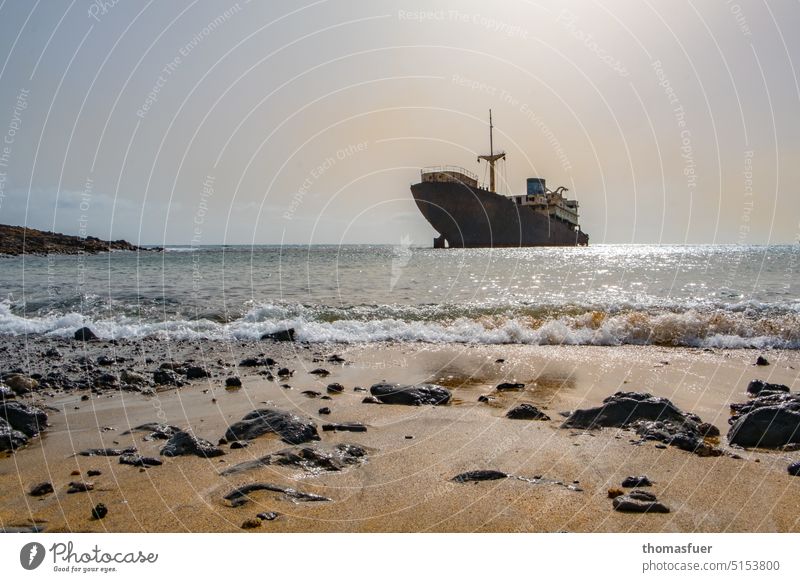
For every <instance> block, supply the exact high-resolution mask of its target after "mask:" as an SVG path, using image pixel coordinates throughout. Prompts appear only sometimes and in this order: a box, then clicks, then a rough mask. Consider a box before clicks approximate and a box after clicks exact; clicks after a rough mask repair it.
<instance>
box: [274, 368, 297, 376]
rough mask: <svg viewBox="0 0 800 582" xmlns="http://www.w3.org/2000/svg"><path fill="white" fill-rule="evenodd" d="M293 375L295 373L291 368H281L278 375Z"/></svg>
mask: <svg viewBox="0 0 800 582" xmlns="http://www.w3.org/2000/svg"><path fill="white" fill-rule="evenodd" d="M292 375H294V370H290V369H289V368H281V369H280V370H278V376H279V377H281V378H288V377H289V376H292Z"/></svg>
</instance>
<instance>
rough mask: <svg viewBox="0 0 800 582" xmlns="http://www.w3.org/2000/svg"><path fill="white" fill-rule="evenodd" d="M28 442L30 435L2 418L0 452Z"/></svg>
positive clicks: (0, 424)
mask: <svg viewBox="0 0 800 582" xmlns="http://www.w3.org/2000/svg"><path fill="white" fill-rule="evenodd" d="M26 444H28V437H26V436H25V435H24V434H22V433H21V432H20V431H18V430H15V429H13V428H12V427H11V425H10V424H8V423H7V422H6V420H5V419H4V418H0V452H5V451H13V450H15V449H18V448H20V447H23V446H25V445H26Z"/></svg>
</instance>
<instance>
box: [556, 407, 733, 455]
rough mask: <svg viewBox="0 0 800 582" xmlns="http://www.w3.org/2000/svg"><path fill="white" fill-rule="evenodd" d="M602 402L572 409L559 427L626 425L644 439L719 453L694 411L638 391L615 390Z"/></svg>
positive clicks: (698, 452)
mask: <svg viewBox="0 0 800 582" xmlns="http://www.w3.org/2000/svg"><path fill="white" fill-rule="evenodd" d="M603 403H604V404H603V406H599V407H596V408H589V409H585V410H576V411H574V412H572V414H570V415H569V417H568V418H567V420H566V421H564V423H563V424H562V425H561V426H562V428H581V429H594V428H600V427H618V428H628V429H633V430H635V431H636V433H637V434H638V435H639V436H641V437H642V439H644V440H655V441H660V442H662V443H664V444H667V445H672V446H675V447H678V448H679V449H681V450H684V451H689V452H692V453H695V454H697V455H699V456H703V457H706V456H719V455H721V454H722V451H720V450H719V449H717V448H715V447H713V446H712V445H710V444H708V443H706V442H705V441H704V437H705V436H706V434H707V433H708V431H709V430H710V428H709V427H711V425H708V424H706V423H702V421H701V420H700V418H699V417H697V416H696V415H694V414H689V413H685V412H683V411H681V410H680V409H679V408H678V407H676V406H675V405H674V404H672V402H670V401H669V400H667V399H666V398H660V397H656V396H652V395H650V394H644V393H638V392H617V393H616V394H614V395H613V396H609V397H608V398H606V399H605V400H603ZM701 427H702V428H701Z"/></svg>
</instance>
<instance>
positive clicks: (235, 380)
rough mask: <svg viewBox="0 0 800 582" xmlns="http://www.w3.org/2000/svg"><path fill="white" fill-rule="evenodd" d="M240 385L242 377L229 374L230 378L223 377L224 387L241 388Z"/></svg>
mask: <svg viewBox="0 0 800 582" xmlns="http://www.w3.org/2000/svg"><path fill="white" fill-rule="evenodd" d="M241 386H242V379H241V378H239V377H238V376H231V377H230V378H226V379H225V387H226V388H241Z"/></svg>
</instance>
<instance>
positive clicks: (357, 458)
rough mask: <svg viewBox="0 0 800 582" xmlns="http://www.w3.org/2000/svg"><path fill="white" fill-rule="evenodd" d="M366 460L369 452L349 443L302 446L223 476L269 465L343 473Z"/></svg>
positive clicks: (237, 466) (240, 467) (247, 462)
mask: <svg viewBox="0 0 800 582" xmlns="http://www.w3.org/2000/svg"><path fill="white" fill-rule="evenodd" d="M366 458H367V451H366V450H365V449H364V448H363V447H360V446H358V445H352V444H348V443H340V444H338V445H336V446H334V447H332V448H320V447H316V446H300V447H292V448H288V449H283V450H281V451H278V452H277V453H271V454H269V455H266V456H264V457H261V458H260V459H256V460H255V461H246V462H244V463H239V464H238V465H234V466H233V467H231V468H230V469H226V470H225V471H223V472H222V473H221V475H225V476H227V475H235V474H237V473H242V472H244V471H249V470H251V469H258V468H260V467H266V466H268V465H283V466H292V467H297V468H300V469H303V470H304V471H307V472H309V473H313V474H317V473H321V472H323V471H341V470H343V469H345V468H346V467H348V466H350V465H357V464H359V463H362V462H363V461H365V460H366Z"/></svg>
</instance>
